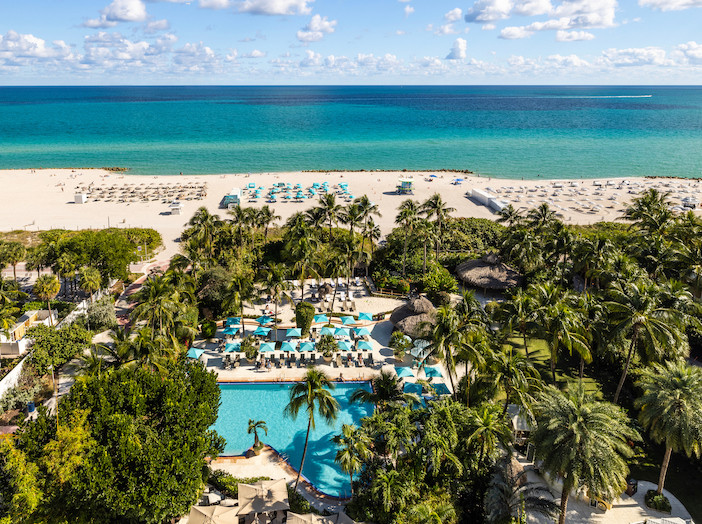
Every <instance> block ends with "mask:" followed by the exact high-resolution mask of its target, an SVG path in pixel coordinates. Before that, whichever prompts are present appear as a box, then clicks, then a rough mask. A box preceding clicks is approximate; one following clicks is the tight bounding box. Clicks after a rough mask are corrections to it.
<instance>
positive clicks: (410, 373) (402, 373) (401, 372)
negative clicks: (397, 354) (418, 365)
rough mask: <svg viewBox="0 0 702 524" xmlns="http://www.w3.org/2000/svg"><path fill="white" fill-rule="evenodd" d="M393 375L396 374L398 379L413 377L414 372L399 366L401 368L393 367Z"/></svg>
mask: <svg viewBox="0 0 702 524" xmlns="http://www.w3.org/2000/svg"><path fill="white" fill-rule="evenodd" d="M395 373H397V376H398V377H413V376H414V372H413V371H412V370H411V369H410V368H408V367H404V366H401V367H400V366H395Z"/></svg>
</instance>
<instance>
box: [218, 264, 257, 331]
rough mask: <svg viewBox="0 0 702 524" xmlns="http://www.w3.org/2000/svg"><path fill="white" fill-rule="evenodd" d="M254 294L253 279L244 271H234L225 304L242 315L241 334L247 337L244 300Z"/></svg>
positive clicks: (226, 293) (227, 307)
mask: <svg viewBox="0 0 702 524" xmlns="http://www.w3.org/2000/svg"><path fill="white" fill-rule="evenodd" d="M253 295H254V287H253V283H252V282H251V279H249V278H248V277H247V276H246V275H244V274H242V273H234V274H233V275H232V276H231V279H230V280H229V285H228V286H227V290H226V292H225V296H224V302H223V304H222V305H223V306H224V307H225V308H226V309H230V310H233V311H235V312H237V313H238V314H239V315H241V335H242V337H243V338H246V323H245V322H244V302H245V301H247V300H250V299H251V298H252V297H253Z"/></svg>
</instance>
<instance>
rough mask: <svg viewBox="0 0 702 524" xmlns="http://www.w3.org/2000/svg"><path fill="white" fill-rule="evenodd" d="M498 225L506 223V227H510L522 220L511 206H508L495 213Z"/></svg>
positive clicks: (519, 214) (520, 215)
mask: <svg viewBox="0 0 702 524" xmlns="http://www.w3.org/2000/svg"><path fill="white" fill-rule="evenodd" d="M497 215H498V217H499V218H498V219H497V222H499V223H505V222H506V223H507V227H512V226H513V225H515V224H519V222H521V220H522V218H523V217H522V214H521V213H520V212H519V211H518V210H517V209H515V208H514V206H513V205H512V204H508V205H507V207H503V208H502V209H500V211H498V213H497Z"/></svg>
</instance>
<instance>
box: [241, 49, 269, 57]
mask: <svg viewBox="0 0 702 524" xmlns="http://www.w3.org/2000/svg"><path fill="white" fill-rule="evenodd" d="M265 56H266V53H265V52H263V51H260V50H258V49H254V50H253V51H251V52H250V53H245V54H243V55H241V57H242V58H263V57H265Z"/></svg>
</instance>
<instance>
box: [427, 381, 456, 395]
mask: <svg viewBox="0 0 702 524" xmlns="http://www.w3.org/2000/svg"><path fill="white" fill-rule="evenodd" d="M429 385H430V386H431V387H432V388H434V391H435V392H436V394H437V395H450V394H451V392H450V391H449V388H448V386H447V385H446V384H444V383H443V382H436V383H431V384H429Z"/></svg>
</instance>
